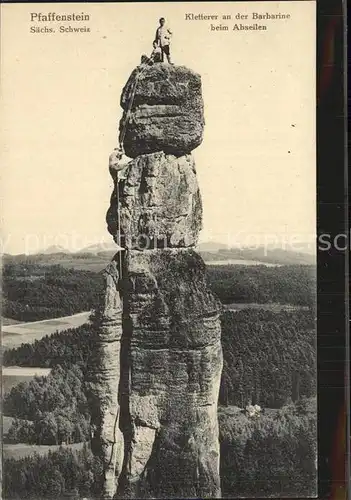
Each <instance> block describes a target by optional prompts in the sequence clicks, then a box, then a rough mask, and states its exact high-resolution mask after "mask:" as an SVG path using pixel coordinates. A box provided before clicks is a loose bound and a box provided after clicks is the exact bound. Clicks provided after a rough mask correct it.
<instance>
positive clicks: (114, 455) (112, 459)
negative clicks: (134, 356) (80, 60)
mask: <svg viewBox="0 0 351 500" xmlns="http://www.w3.org/2000/svg"><path fill="white" fill-rule="evenodd" d="M150 60H151V61H152V60H153V55H152V54H151V57H150V58H149V59H148V60H147V61H146V62H145V63H143V64H144V68H143V69H141V71H139V73H138V74H137V75H136V77H135V82H134V87H133V89H132V92H131V95H130V98H129V103H128V107H127V112H126V116H125V120H124V123H123V127H122V131H121V133H120V135H119V149H120V151H121V152H123V151H124V148H123V143H124V139H125V136H126V132H127V126H128V122H129V119H130V114H131V110H132V107H133V103H134V98H135V93H136V89H137V85H138V81H139V77H140V76H141V75H142V74H143V73H144V71H145V69H146V68H147V67H148V63H149V62H150ZM143 64H142V65H143ZM142 65H141V66H142ZM114 183H115V189H116V209H117V244H118V245H119V247H121V248H122V245H121V214H120V207H119V203H120V200H119V185H118V170H116V173H115V179H114ZM118 263H119V270H118V272H119V282H121V280H122V277H123V272H122V251H121V250H119V252H118ZM121 303H122V311H123V297H122V296H121ZM122 314H123V312H122ZM129 383H130V380H129ZM118 417H119V406H118V409H117V412H116V418H115V422H114V430H113V444H112V450H111V456H110V460H109V463H108V466H107V467H109V466H110V464H111V462H113V475H115V473H116V464H117V446H116V444H117V442H116V429H117V425H118Z"/></svg>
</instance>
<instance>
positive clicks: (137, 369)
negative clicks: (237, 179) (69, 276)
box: [120, 249, 222, 498]
mask: <svg viewBox="0 0 351 500" xmlns="http://www.w3.org/2000/svg"><path fill="white" fill-rule="evenodd" d="M125 268H126V270H127V271H126V273H127V275H126V276H127V277H126V281H125V287H126V288H125V290H124V296H125V306H124V307H125V314H126V316H125V322H124V325H123V330H124V335H127V337H128V339H129V351H130V353H129V359H130V361H129V363H130V366H129V369H128V370H129V375H128V376H129V384H128V385H129V394H128V396H125V397H124V398H123V397H122V399H121V406H122V408H123V407H125V406H126V405H128V416H127V418H126V420H125V427H124V435H125V444H126V447H127V453H126V457H125V463H124V467H123V471H122V476H121V480H120V484H121V490H120V495H121V496H122V497H123V498H125V497H131V498H172V497H173V498H174V497H178V498H206V497H207V498H209V497H212V498H216V497H218V496H220V483H219V443H218V424H217V399H218V391H219V384H220V376H221V370H222V349H221V343H220V334H221V330H220V322H219V311H220V309H219V304H218V302H217V301H216V300H215V299H214V297H213V296H212V294H211V293H210V291H209V290H208V288H207V286H206V280H205V265H204V262H203V261H202V259H201V257H199V256H198V255H197V254H196V253H195V252H194V251H193V250H190V249H174V250H172V249H168V250H149V251H144V252H140V251H129V252H128V255H127V256H126V263H125Z"/></svg>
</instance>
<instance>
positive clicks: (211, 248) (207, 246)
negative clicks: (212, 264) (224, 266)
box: [197, 241, 228, 252]
mask: <svg viewBox="0 0 351 500" xmlns="http://www.w3.org/2000/svg"><path fill="white" fill-rule="evenodd" d="M225 248H228V245H225V244H224V243H218V242H216V241H205V242H204V243H199V244H198V246H197V250H198V251H199V252H217V251H218V250H223V249H225Z"/></svg>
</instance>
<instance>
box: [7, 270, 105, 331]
mask: <svg viewBox="0 0 351 500" xmlns="http://www.w3.org/2000/svg"><path fill="white" fill-rule="evenodd" d="M2 279H3V281H2V283H3V307H2V315H3V316H5V317H7V318H12V319H16V320H18V321H38V320H41V319H48V318H57V317H60V316H69V315H71V314H75V313H78V312H82V311H89V310H91V309H92V308H93V307H95V305H96V303H97V300H98V296H99V294H101V292H102V285H103V281H102V276H101V274H99V273H95V272H91V271H78V270H75V269H64V268H63V267H62V266H59V265H53V266H40V265H38V264H28V263H26V262H14V263H5V265H4V267H3V275H2Z"/></svg>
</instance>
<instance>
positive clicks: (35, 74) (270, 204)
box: [0, 1, 316, 253]
mask: <svg viewBox="0 0 351 500" xmlns="http://www.w3.org/2000/svg"><path fill="white" fill-rule="evenodd" d="M31 12H42V13H43V14H47V13H48V12H56V14H65V13H66V14H69V13H72V12H75V13H81V12H84V13H85V14H89V16H90V20H89V21H86V22H71V23H69V22H57V23H45V22H42V23H34V22H31V20H30V14H31ZM253 12H257V13H266V12H268V13H270V14H277V13H282V14H287V13H288V14H290V19H280V20H266V21H262V20H261V21H253V20H251V19H250V18H251V17H252V13H253ZM188 13H194V14H199V13H203V14H216V15H218V16H222V15H231V16H232V19H231V20H227V21H221V20H220V19H219V20H218V22H215V21H214V22H212V24H216V25H218V24H222V25H224V24H227V25H228V27H229V30H228V31H223V30H218V31H217V30H216V31H214V30H211V29H210V28H211V21H201V20H193V21H190V20H186V19H185V18H186V14H188ZM245 14H246V15H248V20H247V21H237V20H236V19H235V16H236V15H241V16H243V15H245ZM161 16H162V17H165V18H166V20H167V23H168V25H169V27H170V28H171V30H172V31H173V39H172V45H171V51H172V57H173V60H174V62H175V64H179V65H185V66H187V67H189V68H191V69H193V70H194V71H196V72H198V73H199V74H200V75H201V78H202V88H203V98H204V103H205V121H206V124H205V132H204V139H203V142H202V144H201V145H200V146H199V147H198V148H197V149H196V150H195V151H193V155H194V157H195V161H196V168H197V175H198V182H199V186H200V190H201V195H202V201H203V207H204V224H203V226H204V227H203V230H202V232H201V237H200V241H209V240H213V241H220V242H223V243H226V244H229V245H232V246H237V245H250V244H252V243H253V244H255V243H256V242H257V241H263V240H266V241H267V240H270V239H273V240H277V241H278V242H279V241H283V240H284V241H286V240H287V239H288V240H289V239H291V238H292V239H299V240H304V241H306V240H308V239H311V238H313V237H314V235H315V226H316V208H315V205H316V159H315V38H316V37H315V2H311V1H301V2H299V1H294V2H253V1H251V2H247V3H244V2H238V3H234V2H232V3H221V2H213V3H210V2H204V3H200V2H196V3H185V2H184V3H183V2H182V3H169V2H162V3H141V2H140V3H138V4H132V3H121V4H117V3H100V4H99V3H92V4H90V3H84V4H74V3H69V4H67V3H53V4H50V3H45V4H28V3H27V4H2V5H1V60H2V68H1V87H0V91H1V102H0V107H1V108H0V111H1V115H2V125H1V130H0V132H1V148H0V154H1V183H0V190H1V205H2V206H1V213H2V220H1V226H2V229H1V238H2V250H3V251H5V252H8V253H33V252H36V251H39V250H41V249H43V248H46V247H48V246H51V245H61V246H63V247H65V248H67V249H69V250H73V251H77V250H79V249H80V248H82V247H85V246H87V245H90V244H93V243H97V242H101V241H112V238H111V236H110V235H109V234H108V232H107V229H106V223H105V215H106V211H107V209H108V206H109V200H110V195H111V192H112V181H111V178H110V176H109V173H108V157H109V155H110V153H111V152H112V150H113V149H114V147H116V146H117V137H118V130H117V129H118V122H119V119H120V118H121V116H122V110H121V108H120V105H119V99H120V94H121V91H122V88H123V86H124V84H125V83H126V81H127V79H128V77H129V75H130V73H131V72H132V70H133V69H134V67H135V66H136V65H137V64H139V62H140V56H141V54H143V53H148V54H149V53H150V52H151V48H152V47H151V44H152V41H153V38H154V34H155V30H156V28H157V25H158V19H159V17H161ZM240 22H242V23H243V22H244V23H246V24H253V23H259V24H265V25H266V26H267V30H265V31H264V30H260V31H258V30H255V31H252V30H251V31H238V30H233V29H232V27H233V26H234V25H235V23H239V24H240ZM62 25H64V26H68V25H71V26H74V27H77V26H87V27H89V28H90V32H85V33H59V26H62ZM31 26H40V27H43V26H48V27H54V28H55V29H56V32H55V33H50V34H48V33H45V34H42V33H30V27H31Z"/></svg>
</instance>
